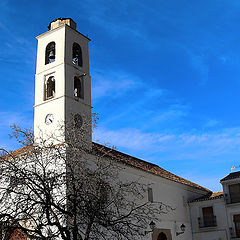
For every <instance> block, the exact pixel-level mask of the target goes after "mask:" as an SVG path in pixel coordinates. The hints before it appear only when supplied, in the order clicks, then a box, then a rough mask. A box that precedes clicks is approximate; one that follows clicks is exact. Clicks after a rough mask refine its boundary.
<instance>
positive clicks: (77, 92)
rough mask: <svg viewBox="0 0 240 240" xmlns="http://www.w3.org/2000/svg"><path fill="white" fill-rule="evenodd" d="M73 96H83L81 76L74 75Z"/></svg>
mask: <svg viewBox="0 0 240 240" xmlns="http://www.w3.org/2000/svg"><path fill="white" fill-rule="evenodd" d="M74 96H75V97H77V98H82V99H83V98H84V92H83V79H82V77H77V76H75V77H74Z"/></svg>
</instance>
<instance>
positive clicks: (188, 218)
mask: <svg viewBox="0 0 240 240" xmlns="http://www.w3.org/2000/svg"><path fill="white" fill-rule="evenodd" d="M48 28H49V30H48V31H47V32H45V33H43V34H41V35H39V36H38V37H37V40H38V49H37V64H36V77H35V105H34V135H35V137H36V138H37V136H38V135H39V134H43V136H44V135H45V134H46V135H47V134H48V133H50V132H54V130H55V129H56V128H57V124H58V123H59V122H62V121H67V120H68V119H69V118H70V116H74V119H76V120H77V122H78V123H79V124H81V123H82V121H84V119H85V118H89V119H91V76H90V72H89V52H88V43H89V41H90V39H89V38H88V37H86V36H84V35H83V34H81V33H80V32H78V31H77V26H76V23H75V22H74V21H73V20H72V19H70V18H58V19H55V20H54V21H52V22H51V23H50V24H49V27H48ZM89 128H91V126H89ZM39 129H42V130H44V131H43V132H40V131H39ZM88 132H89V135H88V136H87V142H88V146H87V147H88V148H95V149H97V148H98V147H99V144H97V143H94V142H92V136H91V129H89V131H88ZM111 154H112V156H113V157H115V158H116V159H121V161H122V162H123V163H124V164H125V165H126V167H125V171H126V172H127V174H129V175H135V176H139V177H144V179H146V181H147V182H151V184H152V188H151V191H149V193H148V194H149V195H150V196H148V197H149V198H150V199H151V201H159V202H166V203H168V204H169V205H170V206H172V207H173V208H174V209H175V210H174V211H172V212H170V213H168V214H165V215H162V216H161V219H159V221H158V222H151V224H150V225H149V227H148V229H149V231H147V233H146V236H145V239H146V240H150V239H152V240H227V239H228V240H230V239H240V172H233V173H230V174H229V175H228V176H226V177H225V178H223V179H222V180H221V181H220V182H221V184H222V186H223V191H222V192H212V191H210V190H208V189H206V188H204V187H202V186H200V185H198V184H196V183H193V182H191V181H189V180H186V179H184V178H181V177H179V176H176V175H174V174H173V173H171V172H168V171H166V170H164V169H162V168H161V167H159V166H157V165H155V164H152V163H149V162H146V161H144V160H141V159H138V158H135V157H133V156H129V155H127V154H125V153H122V152H119V151H116V150H112V153H111Z"/></svg>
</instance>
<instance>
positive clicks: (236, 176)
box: [220, 171, 240, 182]
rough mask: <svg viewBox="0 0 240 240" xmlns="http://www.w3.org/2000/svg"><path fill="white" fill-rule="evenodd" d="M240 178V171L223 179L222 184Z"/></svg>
mask: <svg viewBox="0 0 240 240" xmlns="http://www.w3.org/2000/svg"><path fill="white" fill-rule="evenodd" d="M239 177H240V171H238V172H232V173H230V174H228V175H227V176H226V177H224V178H223V179H221V180H220V182H222V181H226V180H230V179H234V178H239Z"/></svg>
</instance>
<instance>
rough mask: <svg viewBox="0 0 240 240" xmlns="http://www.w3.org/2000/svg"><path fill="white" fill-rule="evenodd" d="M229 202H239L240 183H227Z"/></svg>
mask: <svg viewBox="0 0 240 240" xmlns="http://www.w3.org/2000/svg"><path fill="white" fill-rule="evenodd" d="M229 194H230V199H231V203H236V202H240V184H232V185H229Z"/></svg>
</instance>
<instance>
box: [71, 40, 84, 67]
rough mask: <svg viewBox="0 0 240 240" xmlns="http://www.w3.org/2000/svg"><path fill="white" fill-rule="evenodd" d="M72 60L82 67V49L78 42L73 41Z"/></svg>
mask: <svg viewBox="0 0 240 240" xmlns="http://www.w3.org/2000/svg"><path fill="white" fill-rule="evenodd" d="M72 62H73V63H74V64H76V65H78V66H80V67H82V65H83V61H82V49H81V47H80V45H79V44H78V43H73V46H72Z"/></svg>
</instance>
